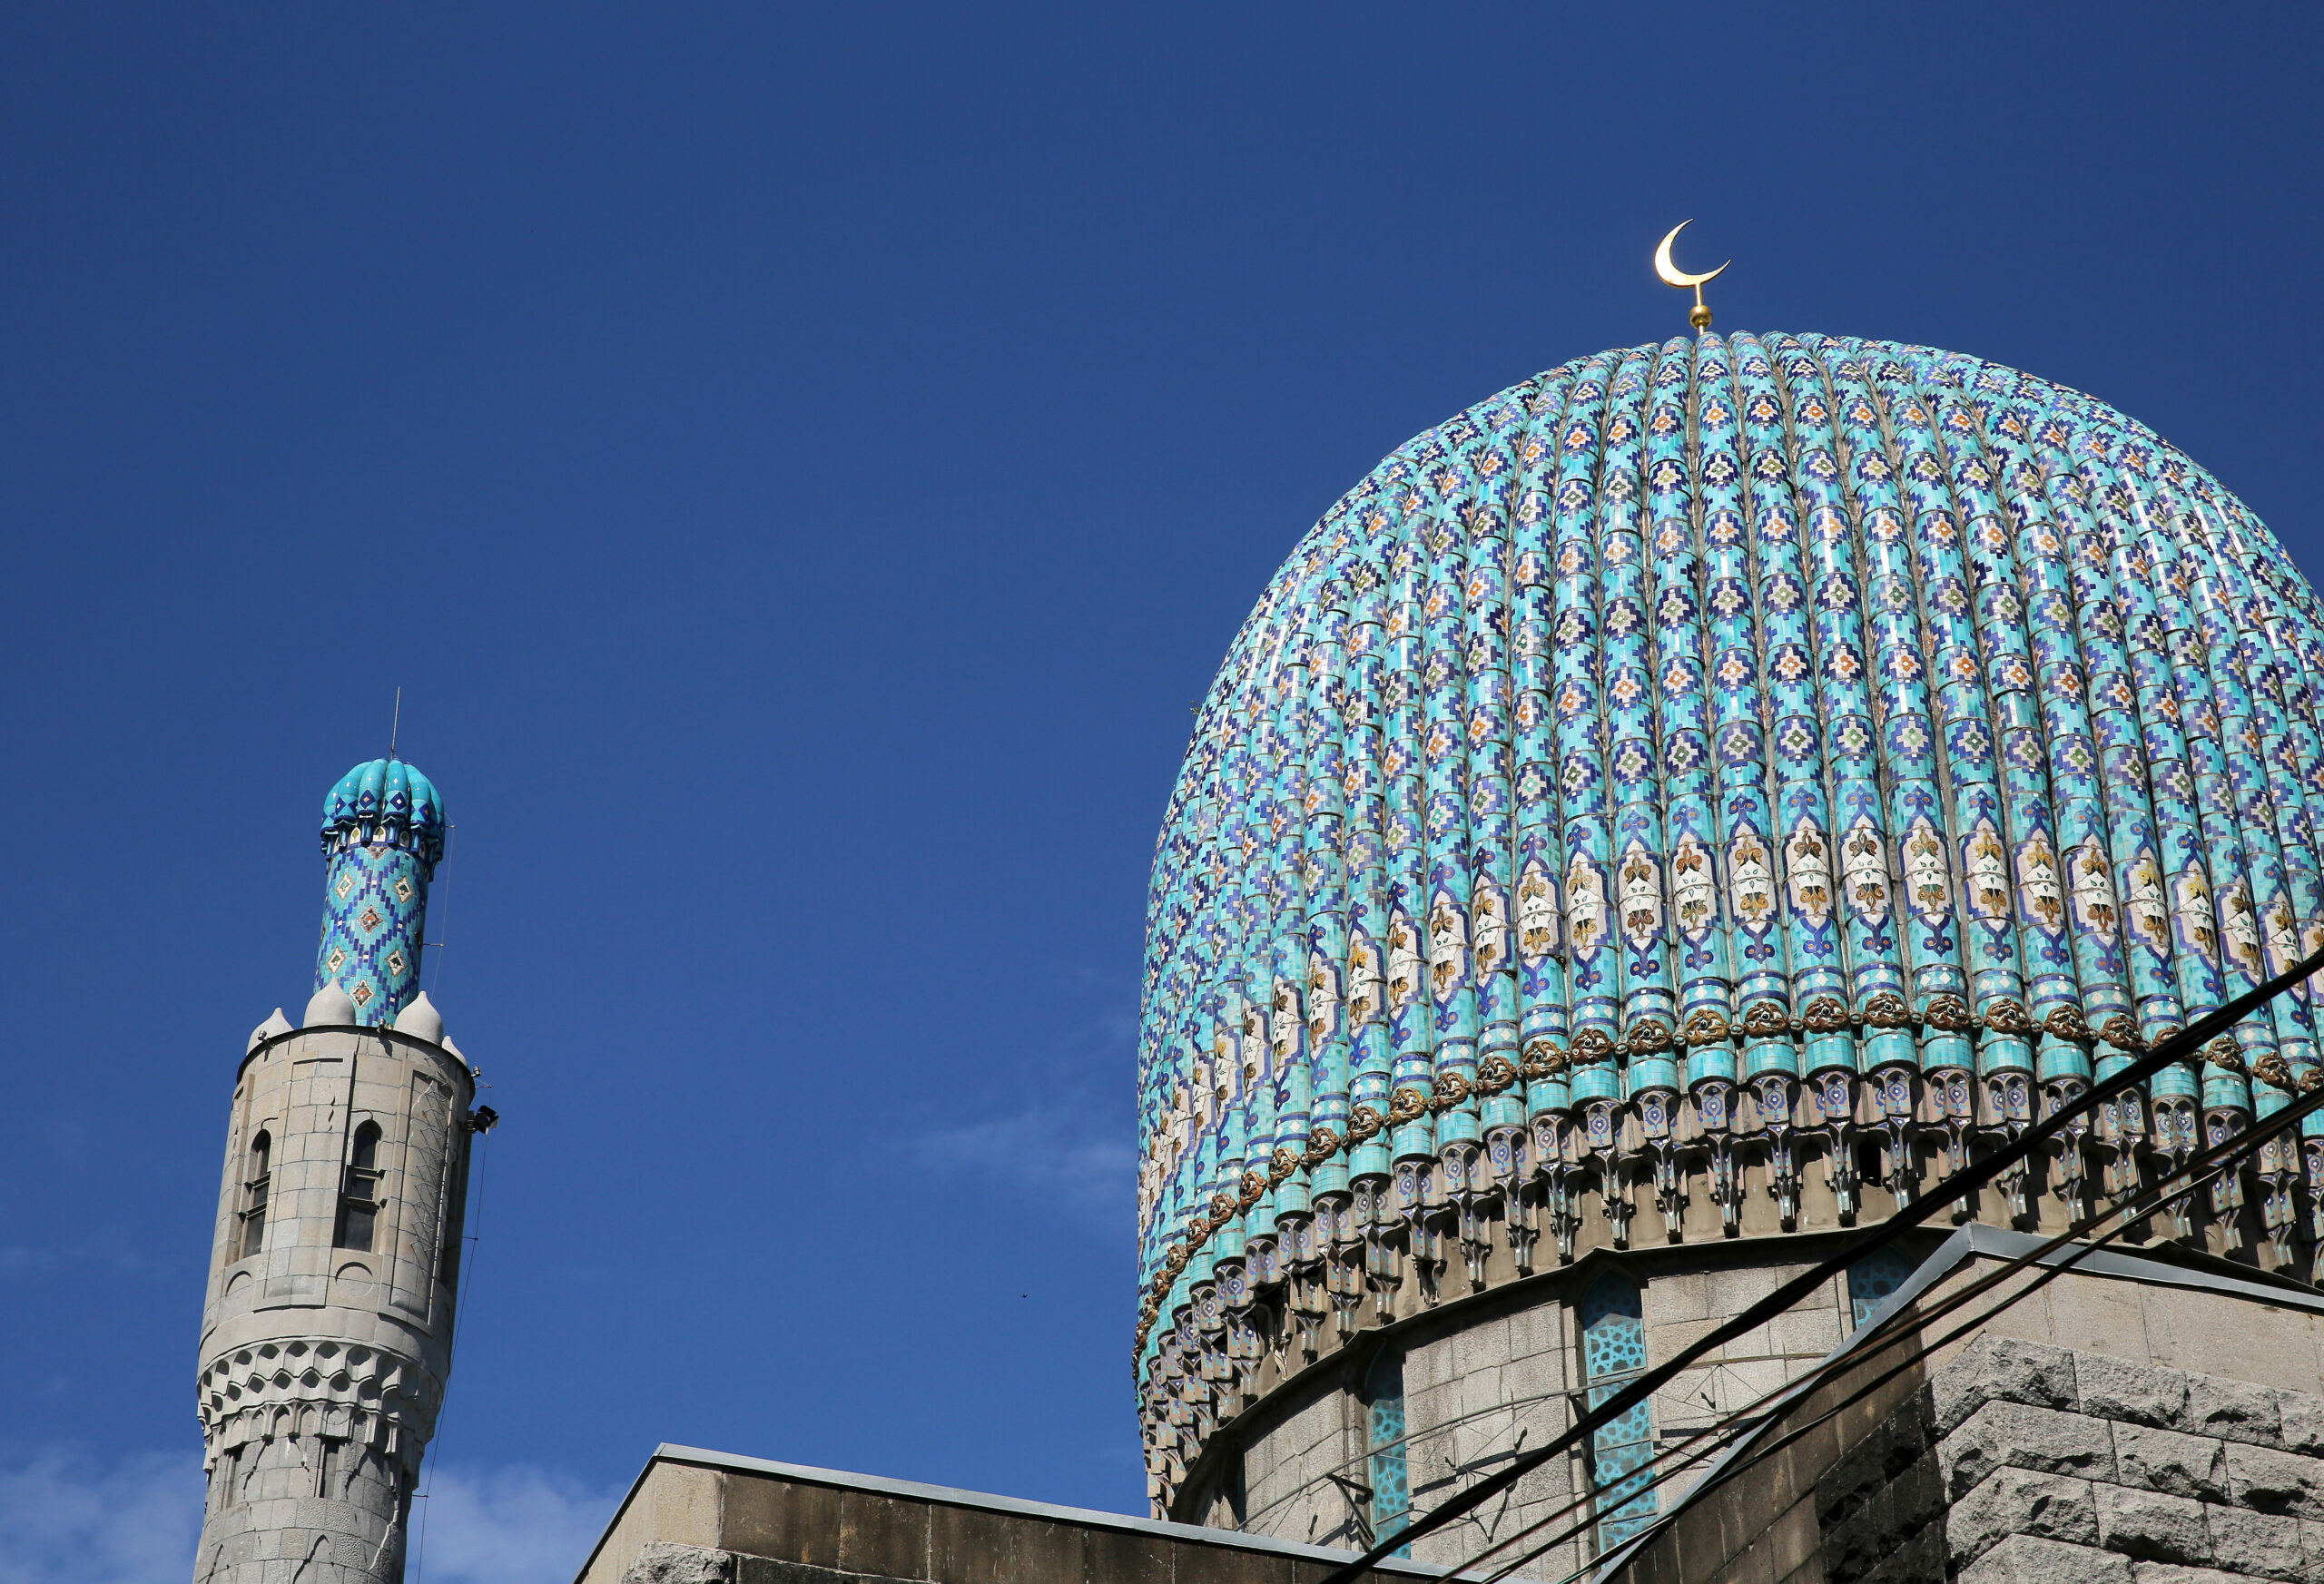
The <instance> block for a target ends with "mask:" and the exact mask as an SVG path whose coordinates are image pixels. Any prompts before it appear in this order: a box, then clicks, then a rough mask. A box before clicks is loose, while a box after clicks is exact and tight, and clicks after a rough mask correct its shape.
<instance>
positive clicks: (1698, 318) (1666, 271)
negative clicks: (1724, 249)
mask: <svg viewBox="0 0 2324 1584" xmlns="http://www.w3.org/2000/svg"><path fill="white" fill-rule="evenodd" d="M1694 223H1695V222H1694V221H1691V220H1682V221H1679V223H1678V224H1677V225H1674V226H1672V227H1671V228H1670V234H1669V236H1667V237H1664V238H1663V239H1662V245H1661V246H1660V247H1659V248H1657V249H1655V250H1654V272H1655V273H1656V274H1657V275H1659V276H1661V277H1662V279H1663V281H1664V282H1665V283H1666V284H1668V285H1671V286H1676V287H1678V288H1679V290H1681V291H1683V290H1686V289H1687V288H1688V287H1689V286H1691V287H1693V288H1694V289H1695V306H1694V308H1693V309H1692V310H1690V311H1689V313H1688V315H1687V322H1688V323H1689V324H1690V325H1692V326H1694V327H1695V328H1696V329H1697V330H1709V329H1710V309H1709V305H1708V304H1706V303H1705V302H1704V301H1703V286H1704V283H1705V282H1707V281H1711V280H1718V278H1719V277H1720V276H1721V275H1723V274H1725V273H1726V272H1727V264H1732V263H1733V262H1735V261H1734V260H1732V259H1729V260H1728V261H1727V264H1721V265H1720V266H1719V267H1718V269H1716V270H1709V271H1705V272H1703V273H1702V274H1700V275H1689V274H1688V273H1687V272H1686V271H1684V270H1681V269H1680V268H1679V266H1678V265H1676V264H1674V263H1672V262H1671V261H1670V244H1671V243H1672V242H1675V241H1678V240H1679V232H1680V231H1685V230H1686V229H1687V228H1688V227H1689V226H1690V225H1692V224H1694Z"/></svg>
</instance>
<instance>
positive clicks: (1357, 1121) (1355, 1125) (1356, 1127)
mask: <svg viewBox="0 0 2324 1584" xmlns="http://www.w3.org/2000/svg"><path fill="white" fill-rule="evenodd" d="M1386 1126H1387V1122H1386V1120H1385V1119H1384V1117H1382V1116H1381V1115H1380V1113H1379V1112H1377V1111H1375V1110H1374V1109H1373V1108H1372V1107H1369V1106H1358V1107H1355V1108H1354V1109H1353V1110H1351V1111H1350V1112H1349V1113H1348V1114H1347V1138H1348V1142H1349V1143H1350V1144H1362V1143H1363V1142H1364V1141H1365V1140H1366V1139H1368V1138H1374V1137H1376V1136H1378V1135H1379V1132H1380V1129H1382V1128H1383V1127H1386Z"/></svg>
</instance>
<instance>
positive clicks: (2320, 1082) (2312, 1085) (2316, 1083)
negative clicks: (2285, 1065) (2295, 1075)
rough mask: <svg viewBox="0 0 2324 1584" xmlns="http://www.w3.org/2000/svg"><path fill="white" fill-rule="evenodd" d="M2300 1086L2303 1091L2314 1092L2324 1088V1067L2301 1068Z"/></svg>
mask: <svg viewBox="0 0 2324 1584" xmlns="http://www.w3.org/2000/svg"><path fill="white" fill-rule="evenodd" d="M2299 1087H2300V1089H2301V1091H2302V1092H2303V1093H2307V1094H2313V1093H2315V1092H2316V1091H2317V1090H2318V1089H2324V1067H2302V1068H2300V1069H2299Z"/></svg>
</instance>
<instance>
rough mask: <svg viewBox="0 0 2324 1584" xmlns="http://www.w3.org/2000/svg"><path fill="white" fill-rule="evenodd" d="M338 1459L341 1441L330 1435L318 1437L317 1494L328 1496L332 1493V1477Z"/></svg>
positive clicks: (316, 1458)
mask: <svg viewBox="0 0 2324 1584" xmlns="http://www.w3.org/2000/svg"><path fill="white" fill-rule="evenodd" d="M338 1461H339V1443H338V1442H337V1441H333V1440H331V1439H330V1437H329V1436H320V1437H318V1438H317V1439H316V1448H315V1494H316V1495H318V1496H323V1497H328V1496H329V1495H330V1477H331V1474H332V1473H333V1471H334V1469H335V1465H336V1464H337V1463H338Z"/></svg>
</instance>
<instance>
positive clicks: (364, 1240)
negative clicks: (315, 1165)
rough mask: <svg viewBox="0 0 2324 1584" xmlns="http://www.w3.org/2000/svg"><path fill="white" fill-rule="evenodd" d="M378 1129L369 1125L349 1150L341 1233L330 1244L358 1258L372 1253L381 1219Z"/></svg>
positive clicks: (358, 1131)
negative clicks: (376, 1230)
mask: <svg viewBox="0 0 2324 1584" xmlns="http://www.w3.org/2000/svg"><path fill="white" fill-rule="evenodd" d="M379 1177H380V1172H379V1124H378V1123H376V1122H366V1123H365V1124H363V1126H362V1127H358V1128H357V1129H356V1130H355V1137H354V1138H353V1140H352V1141H350V1143H349V1145H348V1146H347V1181H346V1184H345V1186H342V1187H341V1188H340V1195H339V1230H338V1232H337V1233H336V1234H335V1235H333V1237H332V1238H331V1242H332V1243H333V1244H334V1245H336V1246H338V1247H340V1248H350V1249H353V1250H355V1251H356V1252H358V1253H359V1254H369V1252H370V1251H371V1235H372V1233H373V1231H374V1230H375V1229H376V1228H377V1226H378V1225H379Z"/></svg>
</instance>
